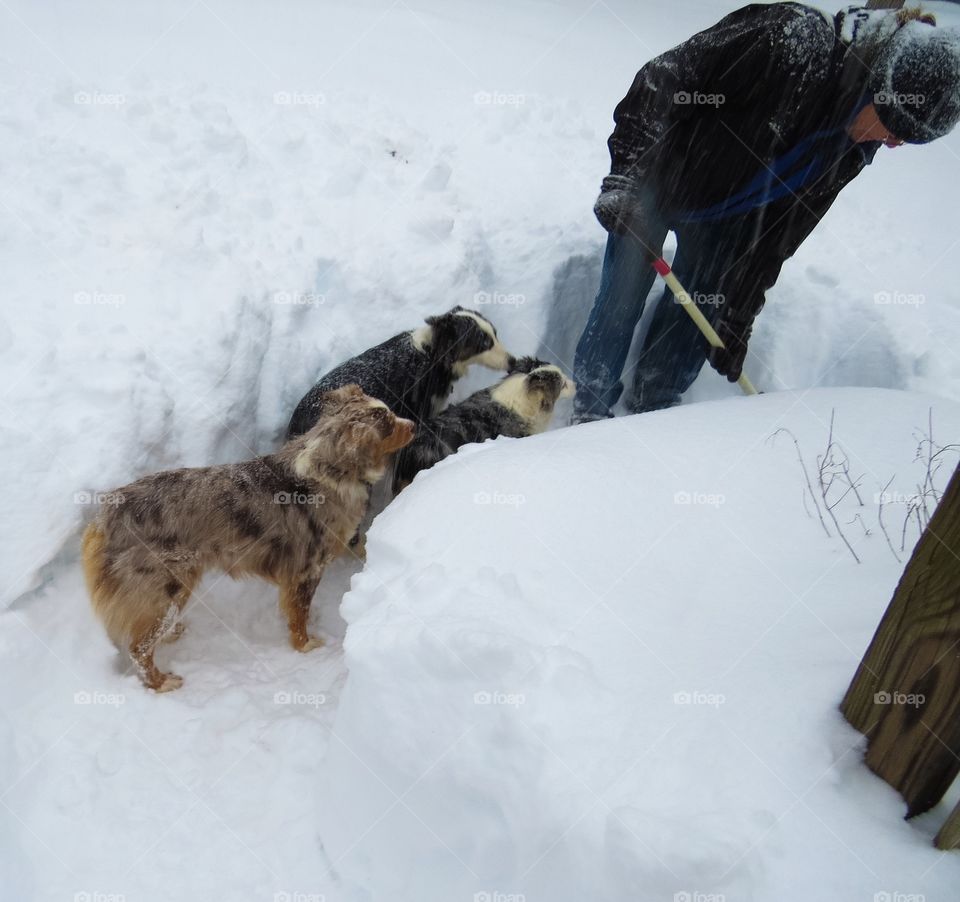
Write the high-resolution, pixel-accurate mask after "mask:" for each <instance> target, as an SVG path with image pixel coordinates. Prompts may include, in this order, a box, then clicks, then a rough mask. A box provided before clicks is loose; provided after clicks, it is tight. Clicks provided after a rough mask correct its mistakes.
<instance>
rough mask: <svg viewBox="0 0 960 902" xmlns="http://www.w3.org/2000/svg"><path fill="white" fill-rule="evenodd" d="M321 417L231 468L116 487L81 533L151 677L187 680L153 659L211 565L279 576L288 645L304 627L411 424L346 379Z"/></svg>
mask: <svg viewBox="0 0 960 902" xmlns="http://www.w3.org/2000/svg"><path fill="white" fill-rule="evenodd" d="M322 407H323V415H322V417H321V418H320V419H319V420H318V422H317V423H316V424H315V425H313V426H312V428H311V429H310V430H309V431H308V432H307V433H306V434H305V435H302V436H300V437H298V438H296V439H293V440H292V441H289V442H287V444H286V445H284V446H283V447H282V448H281V449H280V450H279V451H278V452H277V453H276V454H271V455H267V456H265V457H259V458H256V459H254V460H250V461H245V462H243V463H236V464H226V465H223V466H213V467H197V468H191V469H180V470H168V471H165V472H161V473H155V474H153V475H151V476H146V477H144V478H142V479H139V480H137V481H136V482H133V483H131V484H130V485H128V486H125V487H124V488H122V489H118V490H117V491H116V492H115V493H113V494H114V496H115V497H117V498H118V499H119V503H116V504H112V505H110V506H107V507H104V508H103V509H102V510H101V511H100V512H99V514H98V517H97V519H96V520H95V521H94V522H93V523H91V524H90V526H89V527H88V528H87V530H86V532H85V533H84V537H83V568H84V573H85V576H86V580H87V587H88V589H89V592H90V596H91V599H92V601H93V607H94V610H95V612H96V614H97V616H98V617H99V618H100V620H101V621H102V622H103V624H104V626H105V627H106V630H107V633H108V635H109V636H110V638H111V639H112V640H113V642H114V644H116V645H117V647H118V648H122V649H126V650H128V651H129V653H130V656H131V658H132V659H133V661H134V663H135V665H136V666H137V669H138V671H139V674H140V678H141V679H142V680H143V683H144V684H145V685H146V686H147V687H149V688H151V689H156V690H158V691H161V692H163V691H167V690H170V689H175V688H177V687H178V686H179V685H180V684H181V682H182V680H181V678H180V677H178V676H175V675H173V674H169V673H161V672H160V670H159V669H158V668H157V666H156V664H155V663H154V660H153V655H154V649H155V647H156V645H157V643H158V642H159V641H161V640H162V639H164V638H165V637H168V638H171V637H172V638H176V636H177V635H179V632H178V630H179V629H180V626H179V623H178V621H179V616H180V613H181V612H182V610H183V608H184V606H185V605H186V603H187V601H188V599H189V598H190V595H191V593H192V592H193V590H194V588H195V587H196V585H197V583H198V582H199V581H200V578H201V576H202V575H203V573H204V571H206V570H208V569H211V568H215V567H216V568H220V569H222V570H224V571H226V572H227V573H229V574H230V575H231V576H234V577H239V576H247V575H256V576H260V577H263V578H264V579H267V580H270V581H271V582H274V583H276V584H277V586H278V587H279V589H280V608H281V610H282V612H283V614H284V615H285V616H286V619H287V625H288V628H289V632H290V643H291V644H292V645H293V647H294V648H296V649H297V650H299V651H308V650H310V649H311V648H314V647H315V646H316V645H318V644H320V642H319V640H316V639H313V638H311V637H310V636H309V635H308V633H307V618H308V615H309V612H310V603H311V600H312V598H313V593H314V591H315V590H316V588H317V584H318V583H319V581H320V577H321V575H322V574H323V570H324V567H325V566H326V564H327V563H328V562H329V561H331V560H332V559H334V558H335V557H337V556H338V555H340V554H342V553H343V552H344V550H345V549H346V547H347V544H348V543H349V542H350V540H351V537H352V536H353V535H354V534H355V533H356V530H357V527H358V525H359V523H360V520H361V518H362V517H363V514H364V512H365V510H366V507H367V499H368V493H369V487H370V485H371V484H372V483H373V482H375V481H376V480H378V479H379V478H380V477H381V476H382V475H383V471H384V469H385V466H386V464H387V461H388V459H389V455H390V454H392V453H393V452H394V451H396V450H398V449H399V448H401V447H403V446H404V445H406V444H407V443H409V441H410V440H411V439H412V437H413V433H414V426H413V423H411V422H410V421H408V420H405V419H400V418H398V417H396V416H395V415H394V414H393V413H392V412H391V411H390V410H389V409H388V408H387V407H386V406H385V405H384V404H383V403H382V402H380V401H378V400H375V399H373V398H370V397H368V396H367V395H365V394H364V393H363V392H362V391H361V390H360V389H359V388H358V387H357V386H355V385H349V386H345V387H343V388H340V389H337V390H335V391H331V392H327V393H326V394H325V395H324V397H323V398H322Z"/></svg>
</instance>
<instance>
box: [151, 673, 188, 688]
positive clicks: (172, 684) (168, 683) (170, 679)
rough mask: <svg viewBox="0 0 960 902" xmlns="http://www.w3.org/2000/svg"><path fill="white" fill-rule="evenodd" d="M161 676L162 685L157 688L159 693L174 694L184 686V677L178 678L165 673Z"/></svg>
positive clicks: (173, 674)
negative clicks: (174, 691)
mask: <svg viewBox="0 0 960 902" xmlns="http://www.w3.org/2000/svg"><path fill="white" fill-rule="evenodd" d="M161 676H162V678H163V679H161V681H160V685H159V686H157V687H156V691H157V692H172V691H173V690H174V689H179V688H180V687H181V686H182V685H183V677H182V676H177V675H176V674H175V673H164V674H161Z"/></svg>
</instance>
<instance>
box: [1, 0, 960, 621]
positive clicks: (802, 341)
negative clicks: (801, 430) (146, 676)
mask: <svg viewBox="0 0 960 902" xmlns="http://www.w3.org/2000/svg"><path fill="white" fill-rule="evenodd" d="M736 5H737V4H733V3H724V4H716V3H712V2H711V3H707V2H703V0H686V2H684V3H682V4H675V5H673V6H671V7H670V14H669V15H658V14H657V12H658V10H659V6H658V5H657V4H655V3H653V2H643V3H637V2H636V0H609V2H605V3H600V4H594V5H593V6H588V7H587V8H581V7H580V6H579V5H578V4H570V3H568V2H565V0H547V2H542V3H541V2H538V3H529V4H528V3H522V4H521V3H514V2H510V3H507V2H502V0H498V2H494V3H488V4H482V5H478V4H467V3H451V2H449V0H416V2H412V0H411V2H410V3H401V4H397V3H393V2H388V0H372V2H369V3H363V4H322V5H316V4H315V5H309V4H299V5H297V6H296V7H295V8H293V9H291V10H287V11H286V12H285V13H284V14H282V15H277V13H276V10H275V8H274V7H273V6H272V5H271V4H267V3H250V4H243V5H242V6H238V5H237V4H229V3H222V2H217V3H205V4H195V3H193V2H190V0H171V2H168V3H165V4H162V5H161V6H157V5H156V4H154V5H150V4H143V3H132V4H127V5H124V6H122V7H120V6H117V4H108V3H103V2H94V3H90V4H84V5H83V6H82V7H81V6H77V7H76V8H75V9H74V8H66V7H64V8H60V7H56V8H54V7H48V6H46V5H44V4H36V3H30V2H27V0H17V2H13V0H12V2H10V3H8V4H6V6H5V9H6V15H5V17H4V20H3V21H4V25H5V27H4V29H3V30H2V31H0V72H2V73H3V75H4V79H3V80H2V84H0V102H2V108H3V115H2V116H0V135H2V139H3V140H2V141H0V165H2V168H3V171H4V172H5V173H7V178H6V179H5V180H4V186H3V198H2V204H0V254H2V257H3V262H4V275H5V284H4V307H3V309H2V310H0V351H2V355H0V385H2V391H0V414H2V416H0V459H2V460H3V461H4V465H5V467H6V468H7V470H8V471H9V472H11V473H15V474H16V479H15V480H13V483H12V485H11V486H10V487H9V489H8V491H9V494H8V509H10V510H11V511H15V512H16V515H15V516H10V517H7V518H5V519H3V520H2V521H0V571H2V572H3V574H4V579H3V580H2V582H0V605H4V606H5V605H6V604H8V603H9V602H10V601H12V600H13V599H15V598H17V597H18V596H20V595H21V594H22V593H24V592H25V591H27V590H29V589H31V588H34V587H36V586H37V585H38V584H40V583H41V582H42V578H43V573H44V570H43V568H44V567H45V565H47V564H49V563H50V562H51V560H53V559H54V557H55V555H56V554H57V552H58V551H59V550H60V549H61V548H63V547H64V545H65V543H66V547H67V548H68V549H71V551H72V549H74V548H75V537H76V532H77V528H78V526H79V525H80V523H81V521H82V520H83V519H84V518H85V517H87V516H89V514H90V512H91V509H90V508H91V506H90V504H89V503H88V499H90V498H92V497H94V493H95V492H96V491H98V490H106V489H110V488H112V487H114V486H116V485H119V484H122V483H124V482H126V481H129V480H130V479H131V478H133V477H135V476H138V475H140V474H142V473H144V472H146V471H149V470H151V469H156V468H158V467H163V466H182V465H188V466H189V465H199V464H208V463H211V462H218V461H225V460H236V459H240V458H242V457H247V456H249V455H251V454H252V453H254V452H257V453H261V452H264V451H268V450H272V449H273V447H274V445H275V442H276V440H277V438H278V436H279V434H280V430H281V428H282V426H283V425H284V423H285V421H286V418H287V417H288V416H289V414H290V412H291V410H292V408H293V406H294V405H295V404H296V401H297V399H298V398H299V396H300V394H302V392H303V391H305V390H306V389H307V388H308V387H309V385H310V384H311V383H312V381H313V380H314V379H315V377H316V376H317V375H318V373H320V372H323V371H324V370H326V369H328V368H329V367H330V366H332V365H334V364H336V363H338V362H340V361H341V360H342V359H344V358H345V357H347V356H349V355H350V354H353V353H356V352H357V351H359V350H362V349H363V348H365V347H368V346H369V345H370V344H373V343H375V342H377V341H380V340H382V339H383V338H385V337H387V336H389V335H391V334H393V333H395V332H397V331H399V330H400V329H404V328H409V327H412V326H415V325H417V324H418V323H419V321H420V320H421V318H422V317H423V316H425V315H427V314H430V313H434V312H436V311H437V310H443V309H446V308H448V307H450V306H452V305H453V304H455V303H462V304H465V305H468V306H479V305H481V304H484V303H485V304H487V305H488V307H487V309H489V310H492V311H493V312H494V315H495V316H494V318H495V319H496V320H497V322H498V325H499V326H500V328H501V332H502V334H503V335H504V337H505V339H508V340H509V342H510V343H511V344H512V345H514V346H516V349H517V350H518V351H519V352H520V353H527V352H532V351H534V350H535V349H536V348H537V347H538V346H540V347H541V348H542V352H543V353H544V354H545V355H547V356H549V357H550V358H551V359H553V360H556V361H557V362H559V363H561V364H563V365H564V366H566V367H567V368H568V369H569V368H570V367H571V366H572V351H573V346H574V343H575V341H576V337H577V335H578V333H579V330H580V328H581V326H582V323H583V321H584V320H585V317H586V314H587V310H588V308H589V305H590V302H591V300H592V297H593V295H594V293H595V291H596V287H597V272H598V260H599V255H600V253H601V250H602V245H603V240H604V235H603V232H602V230H601V229H600V227H599V226H598V225H597V224H596V222H595V221H594V219H593V217H592V215H591V212H590V210H591V205H592V203H593V200H594V197H595V195H596V191H597V187H598V185H599V182H600V179H601V178H602V177H603V175H604V174H605V173H606V171H607V166H608V162H609V161H608V155H607V151H606V145H605V141H606V138H607V135H608V134H609V132H610V129H611V116H612V111H613V107H614V105H615V104H616V103H617V101H618V100H619V99H620V98H621V97H622V96H623V94H624V93H625V91H626V90H627V87H628V86H629V84H630V82H631V80H632V78H633V76H634V73H635V72H636V70H637V69H638V68H639V67H640V66H641V65H642V64H643V63H644V62H645V61H646V60H648V59H649V58H650V57H652V56H653V55H655V54H657V53H659V52H662V51H663V50H665V49H667V48H668V47H670V46H672V45H674V44H676V43H677V42H678V41H681V40H683V39H684V38H686V37H689V35H691V34H692V33H693V32H695V31H697V30H699V29H702V28H705V27H707V26H709V25H711V24H713V23H714V22H715V21H716V20H717V19H718V18H719V17H720V16H721V15H722V14H724V13H725V12H728V11H729V10H730V9H732V8H734V7H735V6H736ZM932 6H933V7H934V8H935V9H936V11H937V13H938V15H940V16H941V18H942V19H943V21H944V23H945V24H951V23H956V22H957V21H960V14H958V11H957V9H956V8H955V7H954V8H951V7H949V6H947V5H945V4H941V3H934V4H932ZM599 58H602V64H600V65H597V64H595V63H596V61H597V60H598V59H599ZM958 150H960V134H955V135H951V136H948V137H947V138H945V139H943V140H942V141H937V142H934V143H933V144H932V145H930V146H928V147H917V148H902V149H900V150H897V151H895V152H888V151H881V153H880V154H878V157H877V160H876V162H875V164H874V165H873V166H872V167H870V170H869V171H868V172H866V173H864V175H863V176H862V178H859V179H857V180H856V182H854V184H852V185H851V186H850V187H849V188H847V189H846V190H845V191H844V193H843V196H842V197H841V198H840V200H839V201H838V202H837V204H835V205H834V207H833V209H831V211H830V213H829V214H828V216H827V217H826V220H825V221H824V222H823V224H822V225H821V227H819V228H818V229H817V230H816V231H815V232H814V234H813V235H812V236H811V237H810V239H809V240H808V241H807V242H806V243H805V245H804V247H803V248H801V250H800V252H799V253H798V254H797V255H796V257H795V258H794V259H793V260H791V261H790V262H789V263H788V264H787V266H786V267H785V268H784V272H783V275H782V277H781V279H780V283H779V284H778V285H777V286H776V288H775V289H773V291H771V292H770V298H769V303H768V305H767V309H766V310H765V311H764V314H763V316H762V317H760V320H759V322H758V326H757V330H756V335H755V338H754V340H753V343H752V346H751V351H752V354H751V358H750V360H749V363H748V370H749V372H750V374H751V376H752V377H753V378H754V381H756V382H757V384H758V385H760V386H761V387H764V388H770V389H773V388H783V387H789V388H795V387H798V388H803V387H807V386H811V385H851V384H853V385H878V386H883V387H892V388H907V389H914V390H921V391H929V392H932V393H935V394H939V395H943V396H946V397H952V398H955V399H960V362H958V360H960V359H958V357H957V355H956V352H955V348H956V346H957V344H958V341H957V336H958V335H960V294H958V288H957V280H956V273H955V267H954V266H953V261H954V256H953V253H952V251H953V247H954V233H955V227H954V226H955V222H954V210H955V208H956V203H955V198H956V193H957V189H956V187H955V182H956V180H955V178H954V176H953V173H954V170H955V166H956V159H957V154H958ZM891 222H897V223H899V224H905V226H906V227H905V228H899V229H897V230H896V231H892V230H891ZM688 287H689V288H690V290H692V291H696V290H697V286H688ZM511 300H512V301H513V302H515V303H511ZM735 392H736V389H735V388H732V387H730V386H729V385H727V384H726V383H725V382H723V380H719V379H716V378H715V376H714V375H713V374H712V373H711V372H706V373H705V374H704V376H703V377H702V378H701V379H700V380H698V382H697V384H696V385H695V386H694V387H693V389H692V391H691V393H690V395H689V398H688V400H697V399H702V398H704V397H717V396H722V395H725V394H731V393H735ZM53 570H55V568H48V570H47V571H46V572H47V573H48V574H50V573H52V571H53Z"/></svg>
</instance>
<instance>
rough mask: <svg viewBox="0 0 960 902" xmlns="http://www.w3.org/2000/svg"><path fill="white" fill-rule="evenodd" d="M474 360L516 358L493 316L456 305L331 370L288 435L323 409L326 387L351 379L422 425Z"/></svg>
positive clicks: (494, 365) (505, 366)
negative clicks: (506, 343)
mask: <svg viewBox="0 0 960 902" xmlns="http://www.w3.org/2000/svg"><path fill="white" fill-rule="evenodd" d="M475 363H476V364H480V365H481V366H486V367H488V368H490V369H494V370H502V371H508V370H509V369H510V367H511V365H512V364H513V363H514V358H513V356H512V355H511V354H510V353H509V352H508V351H507V350H506V348H504V346H503V345H502V344H501V343H500V340H499V338H498V337H497V330H496V329H495V328H494V327H493V324H492V323H491V322H490V321H489V320H488V319H486V318H485V317H484V316H481V315H480V314H479V313H477V312H476V311H474V310H465V309H464V308H463V307H454V308H453V309H452V310H450V311H449V312H447V313H444V314H442V315H441V316H431V317H428V318H427V320H426V325H425V326H421V327H420V328H418V329H413V330H411V331H409V332H401V333H400V334H399V335H394V336H393V338H390V339H388V340H387V341H385V342H383V343H382V344H379V345H377V346H376V347H373V348H370V349H369V350H366V351H364V352H363V353H362V354H358V355H357V356H356V357H353V358H351V359H350V360H348V361H346V362H345V363H342V364H340V366H338V367H336V368H334V369H332V370H331V371H330V372H329V373H327V374H326V375H325V376H324V377H323V378H322V379H320V381H319V382H317V384H316V385H314V387H313V388H312V389H310V391H309V392H307V394H306V395H304V396H303V398H301V400H300V403H299V404H297V407H296V410H294V412H293V416H292V417H291V418H290V425H289V426H288V428H287V435H288V437H293V436H296V435H301V434H302V433H304V432H306V431H307V430H308V429H309V428H310V427H311V426H312V425H313V424H314V423H315V422H316V421H317V418H318V417H319V416H320V415H321V414H322V411H323V402H322V398H323V394H324V392H327V391H330V390H331V389H334V388H339V387H340V386H342V385H346V384H347V383H354V384H356V385H359V386H360V388H362V389H363V390H364V391H365V392H366V393H367V394H368V395H370V396H371V397H374V398H379V399H380V400H381V401H383V403H384V404H386V405H387V406H388V407H389V408H390V409H391V410H393V411H394V412H395V413H396V414H397V415H398V416H401V417H405V418H407V419H409V420H413V421H414V422H415V423H416V424H417V425H420V424H421V423H423V422H424V421H425V420H427V419H428V418H429V417H431V416H433V415H434V414H435V413H437V411H438V410H439V409H440V407H441V406H442V405H443V403H444V402H445V401H446V400H447V398H448V397H449V395H450V392H451V390H452V389H453V385H454V383H455V382H456V380H457V379H459V378H460V377H461V376H463V375H464V374H465V373H466V372H467V369H468V368H469V367H470V365H471V364H475Z"/></svg>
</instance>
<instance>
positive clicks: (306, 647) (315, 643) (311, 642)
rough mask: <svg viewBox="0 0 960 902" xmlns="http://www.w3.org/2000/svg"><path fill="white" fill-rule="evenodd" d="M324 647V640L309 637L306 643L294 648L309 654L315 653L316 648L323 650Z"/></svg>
mask: <svg viewBox="0 0 960 902" xmlns="http://www.w3.org/2000/svg"><path fill="white" fill-rule="evenodd" d="M322 646H323V639H319V638H317V637H316V636H307V641H306V642H301V643H299V644H297V645H294V646H293V647H294V648H295V649H296V650H297V651H299V652H308V651H313V650H314V649H315V648H321V647H322Z"/></svg>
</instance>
